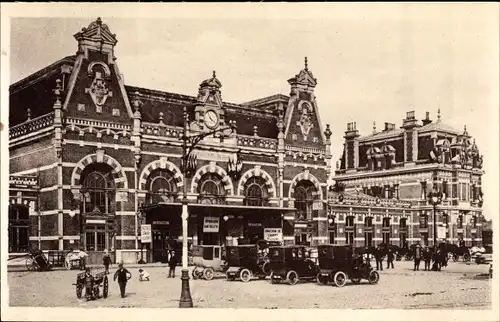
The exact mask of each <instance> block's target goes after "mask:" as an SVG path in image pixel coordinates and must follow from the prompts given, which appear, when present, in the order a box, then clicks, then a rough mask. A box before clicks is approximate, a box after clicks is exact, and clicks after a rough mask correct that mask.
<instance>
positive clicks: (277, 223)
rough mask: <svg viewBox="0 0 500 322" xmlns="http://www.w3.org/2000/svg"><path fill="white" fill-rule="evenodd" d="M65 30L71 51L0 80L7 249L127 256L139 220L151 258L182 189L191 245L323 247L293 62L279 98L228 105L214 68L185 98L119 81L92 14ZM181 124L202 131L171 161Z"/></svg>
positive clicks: (315, 166)
mask: <svg viewBox="0 0 500 322" xmlns="http://www.w3.org/2000/svg"><path fill="white" fill-rule="evenodd" d="M74 38H75V39H76V41H77V52H76V54H75V55H70V56H67V57H64V58H62V59H61V60H59V61H57V62H55V63H53V64H51V65H49V66H47V67H45V68H43V69H41V70H40V71H38V72H36V73H34V74H32V75H30V76H28V77H26V78H24V79H22V80H20V81H19V82H17V83H15V84H13V85H11V86H10V116H9V123H10V129H9V138H10V142H9V152H10V206H9V251H10V253H22V252H25V251H26V248H27V247H28V245H29V244H31V245H34V246H36V247H38V248H40V249H42V250H68V249H69V248H74V249H77V248H83V249H85V250H86V251H87V252H88V253H89V254H90V261H91V262H95V261H98V262H100V260H101V255H102V252H103V251H104V250H106V249H107V250H110V251H112V253H113V255H114V256H116V260H123V261H124V262H136V261H137V260H138V259H139V258H140V253H141V251H140V250H141V248H143V246H144V245H142V242H141V225H151V226H150V227H151V237H152V238H151V239H152V241H151V243H149V242H148V243H147V245H145V246H146V249H148V250H149V252H148V257H149V260H153V261H156V260H161V258H162V256H163V255H164V251H165V249H166V243H167V240H171V239H174V240H175V239H179V236H181V225H182V223H181V218H180V213H181V203H180V202H181V199H182V196H183V189H184V185H186V186H187V199H188V201H189V213H190V215H189V219H188V222H189V226H188V227H189V239H190V240H191V241H192V242H193V243H194V244H222V243H224V242H234V241H235V239H236V238H244V239H247V240H255V239H258V238H260V239H277V240H280V241H282V242H284V243H289V244H290V243H304V244H310V245H315V244H319V243H326V242H328V227H327V226H328V218H327V213H326V203H325V201H326V197H327V189H326V182H327V178H329V176H330V166H329V164H330V160H331V153H330V136H331V131H330V129H329V128H328V125H327V126H326V128H323V125H322V123H321V120H320V115H319V113H318V106H317V102H316V97H315V94H314V89H315V87H316V85H317V80H316V79H315V78H314V76H313V74H312V72H311V71H310V70H309V68H308V65H307V59H306V62H305V66H304V68H303V69H302V70H301V71H300V72H299V73H298V74H297V75H295V76H294V77H292V78H290V79H289V80H288V83H289V84H290V94H289V96H286V95H281V94H277V95H273V96H269V97H265V98H261V99H256V100H253V101H250V102H244V103H238V104H236V103H230V102H225V101H223V99H222V94H221V88H222V83H221V81H220V80H219V79H218V78H217V76H216V74H215V72H213V74H212V75H210V77H208V78H207V79H206V80H204V81H202V82H201V83H200V84H199V87H197V88H196V87H195V86H197V85H198V84H197V83H194V84H193V94H194V95H193V96H189V95H181V94H175V93H169V92H164V91H159V90H153V89H146V88H141V87H136V86H128V85H126V84H124V81H123V79H124V78H123V75H122V74H121V73H120V70H119V68H118V59H117V56H115V46H116V45H117V37H116V35H115V34H113V33H112V32H111V30H110V28H109V27H108V26H107V25H106V24H104V23H103V22H102V21H101V20H100V19H97V20H96V21H94V22H92V23H90V25H89V26H88V27H87V28H83V29H82V30H81V31H79V32H77V33H76V34H75V35H74ZM242 81H243V80H242ZM231 127H233V128H234V130H232V129H231ZM185 128H186V130H187V133H188V136H190V137H192V136H195V135H199V134H201V133H207V132H211V131H215V132H216V133H215V134H214V135H209V136H207V137H205V138H203V139H202V140H200V141H199V142H197V144H196V146H194V148H193V149H192V153H191V154H190V157H189V158H187V160H186V162H184V163H185V167H184V165H183V162H182V159H183V156H184V154H183V132H184V129H185ZM216 130H219V131H216ZM191 141H192V140H191ZM192 143H193V142H189V144H188V145H189V146H192ZM183 170H186V171H183ZM188 170H189V171H188ZM184 172H186V173H187V174H188V175H186V177H185V176H184Z"/></svg>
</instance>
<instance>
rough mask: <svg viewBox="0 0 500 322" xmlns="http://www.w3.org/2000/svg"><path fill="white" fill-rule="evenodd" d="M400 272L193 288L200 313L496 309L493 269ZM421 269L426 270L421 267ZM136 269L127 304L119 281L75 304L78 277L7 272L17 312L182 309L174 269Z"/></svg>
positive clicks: (401, 267) (194, 284) (406, 265)
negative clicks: (372, 278) (341, 283)
mask: <svg viewBox="0 0 500 322" xmlns="http://www.w3.org/2000/svg"><path fill="white" fill-rule="evenodd" d="M395 265H396V268H395V269H391V270H386V269H384V271H382V272H380V273H381V274H380V275H381V276H380V282H379V283H378V284H377V285H369V284H367V282H366V281H363V282H362V284H361V285H353V284H351V283H350V282H348V284H347V285H346V286H345V287H343V288H337V287H334V286H321V285H317V284H316V283H307V282H304V283H299V284H297V285H295V286H289V285H287V284H278V285H275V284H271V283H270V282H269V280H268V279H266V280H258V279H256V280H252V281H251V282H249V283H242V282H238V281H235V282H228V281H226V280H225V277H224V276H223V275H220V277H217V278H215V279H214V280H212V281H204V280H192V279H191V280H190V285H191V294H192V298H193V303H194V306H195V307H199V308H268V309H274V308H276V309H287V308H290V309H307V308H321V309H368V308H381V309H383V308H392V309H404V308H416V309H430V308H465V309H490V308H491V287H492V285H491V283H492V282H491V279H489V278H479V277H477V275H478V274H485V273H487V272H488V265H476V264H471V265H466V264H464V263H450V264H449V266H448V267H447V268H444V270H443V271H441V272H432V271H431V272H425V271H419V272H414V271H413V269H412V263H411V262H396V263H395ZM422 267H423V265H422ZM137 270H138V268H130V271H131V272H132V274H133V277H132V279H131V280H130V282H129V284H128V286H127V295H128V296H127V297H126V298H124V299H122V298H121V297H120V295H119V288H118V285H117V283H116V282H112V277H113V275H112V274H110V275H109V279H110V294H109V296H108V298H107V299H102V298H101V299H99V300H96V301H89V302H86V301H85V300H83V299H80V300H79V299H77V297H76V294H75V287H74V286H73V285H72V283H74V282H75V281H76V275H77V273H78V271H52V272H9V273H8V284H9V287H10V299H9V302H10V305H11V306H46V307H76V308H86V307H87V308H96V307H127V308H129V307H137V308H176V307H178V301H179V297H180V291H181V280H180V269H179V268H178V269H177V272H178V275H177V276H176V278H175V279H171V278H167V273H168V268H166V267H149V268H147V271H148V272H149V273H150V274H151V281H150V282H139V281H138V272H137Z"/></svg>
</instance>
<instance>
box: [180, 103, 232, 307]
mask: <svg viewBox="0 0 500 322" xmlns="http://www.w3.org/2000/svg"><path fill="white" fill-rule="evenodd" d="M183 116H184V131H183V135H182V169H181V170H182V177H183V181H184V184H183V196H182V215H181V217H182V271H181V280H182V288H181V298H180V301H179V307H180V308H190V307H193V299H192V298H191V290H190V288H189V269H188V218H189V213H188V199H187V185H188V182H187V177H188V176H190V175H191V174H192V172H193V171H194V170H195V169H194V167H193V166H194V165H193V164H189V165H188V161H189V159H190V158H189V156H190V154H191V152H192V151H193V149H194V148H195V147H196V145H197V144H198V143H199V142H200V141H201V140H202V139H204V138H205V137H207V136H210V135H214V134H216V133H218V132H221V133H223V132H224V131H225V130H231V132H232V133H234V132H235V130H236V122H235V121H230V122H229V124H230V125H229V126H227V127H224V128H221V129H216V130H213V131H210V132H205V133H201V134H198V135H193V136H188V126H189V118H188V114H187V109H186V107H184V112H183ZM188 144H189V146H188Z"/></svg>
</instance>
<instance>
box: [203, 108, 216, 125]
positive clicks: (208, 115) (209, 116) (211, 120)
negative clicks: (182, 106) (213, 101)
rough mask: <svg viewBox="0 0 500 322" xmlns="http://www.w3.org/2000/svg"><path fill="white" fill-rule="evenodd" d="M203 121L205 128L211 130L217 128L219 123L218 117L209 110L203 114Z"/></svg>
mask: <svg viewBox="0 0 500 322" xmlns="http://www.w3.org/2000/svg"><path fill="white" fill-rule="evenodd" d="M204 121H205V125H206V126H207V127H209V128H211V129H213V128H215V127H217V124H218V123H219V116H218V115H217V113H215V111H213V110H209V111H206V112H205V115H204Z"/></svg>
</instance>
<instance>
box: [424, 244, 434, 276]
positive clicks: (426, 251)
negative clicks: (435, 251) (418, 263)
mask: <svg viewBox="0 0 500 322" xmlns="http://www.w3.org/2000/svg"><path fill="white" fill-rule="evenodd" d="M423 258H424V264H425V266H424V271H430V270H431V258H432V252H431V250H430V249H429V247H427V246H426V247H425V248H424V251H423Z"/></svg>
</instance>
